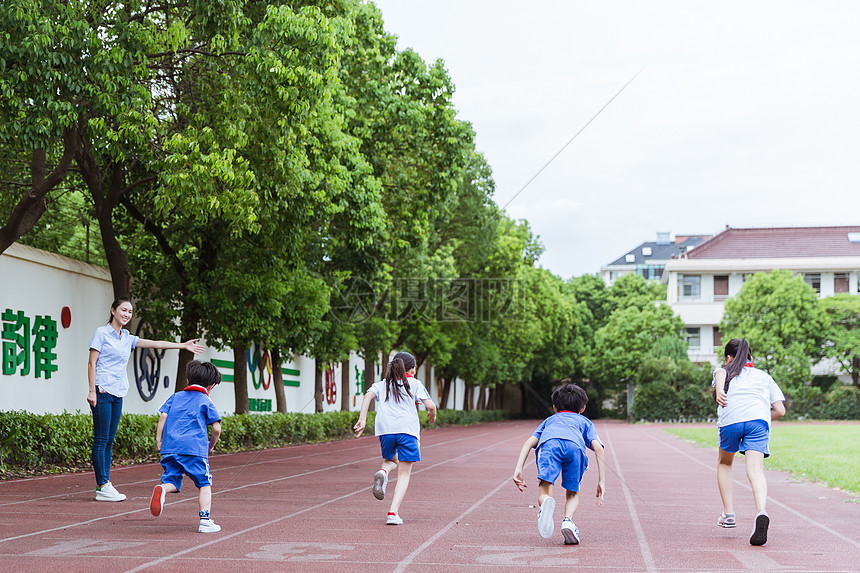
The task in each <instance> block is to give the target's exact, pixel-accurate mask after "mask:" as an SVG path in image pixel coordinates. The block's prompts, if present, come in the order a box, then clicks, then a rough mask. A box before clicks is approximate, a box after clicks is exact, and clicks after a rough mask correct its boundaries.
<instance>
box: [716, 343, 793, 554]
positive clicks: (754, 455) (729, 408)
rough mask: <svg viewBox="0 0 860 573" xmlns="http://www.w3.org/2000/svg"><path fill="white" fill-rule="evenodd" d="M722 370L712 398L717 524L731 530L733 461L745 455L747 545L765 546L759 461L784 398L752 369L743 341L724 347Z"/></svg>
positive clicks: (770, 381) (782, 410) (767, 519)
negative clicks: (750, 526) (750, 507)
mask: <svg viewBox="0 0 860 573" xmlns="http://www.w3.org/2000/svg"><path fill="white" fill-rule="evenodd" d="M725 355H726V365H725V367H724V368H717V370H716V372H714V382H713V386H714V390H715V399H716V401H717V404H719V409H718V418H717V426H718V427H719V430H720V453H719V461H718V464H717V485H719V488H720V497H721V498H722V500H723V514H722V515H720V519H719V520H718V521H717V524H718V525H719V526H720V527H735V526H736V525H737V524H736V522H735V513H734V512H735V510H734V507H733V505H732V462H733V461H734V458H735V452H737V451H740V452H741V453H742V454H744V455H745V456H746V468H747V479H749V482H750V486H751V487H752V491H753V498H754V499H755V506H756V511H757V512H758V513H757V514H756V517H755V526H754V527H755V529H754V530H753V533H752V536H751V537H750V544H752V545H764V544H765V543H766V542H767V529H768V526H769V524H770V517H768V515H767V511H766V510H765V503H766V502H767V481H766V480H765V477H764V458H766V457H768V456H770V450H769V448H768V441H769V439H770V422H771V420H776V419H777V418H781V417H782V416H784V415H785V404H783V402H785V396H784V395H783V393H782V391H781V390H780V389H779V386H777V385H776V382H774V381H773V378H771V377H770V375H769V374H768V373H767V372H765V371H763V370H759V369H757V368H755V367H754V366H753V363H752V354H751V352H750V345H749V342H747V339H746V338H742V339H740V340H738V339H737V338H733V339H731V340H730V341H729V342H728V343H727V344H726V351H725Z"/></svg>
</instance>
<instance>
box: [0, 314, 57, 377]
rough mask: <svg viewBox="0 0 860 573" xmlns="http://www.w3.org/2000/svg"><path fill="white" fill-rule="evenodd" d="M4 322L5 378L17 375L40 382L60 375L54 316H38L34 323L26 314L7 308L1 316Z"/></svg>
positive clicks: (3, 370) (3, 369)
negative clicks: (36, 379)
mask: <svg viewBox="0 0 860 573" xmlns="http://www.w3.org/2000/svg"><path fill="white" fill-rule="evenodd" d="M0 319H2V321H3V331H2V341H3V368H2V372H3V374H4V375H13V374H15V373H16V372H17V373H18V374H20V375H21V376H29V375H30V374H31V373H32V374H33V375H34V376H35V377H36V378H42V377H43V375H44V378H45V379H50V378H51V373H52V372H56V371H57V365H56V364H54V361H55V360H56V359H57V355H56V353H55V352H54V350H55V349H56V347H57V321H56V320H53V319H52V318H51V317H50V315H44V316H43V315H38V314H37V315H36V316H35V318H33V319H32V320H31V318H30V317H29V316H26V315H25V314H24V311H21V310H19V311H17V312H16V311H13V310H12V309H9V308H7V309H6V310H5V311H3V314H2V315H0Z"/></svg>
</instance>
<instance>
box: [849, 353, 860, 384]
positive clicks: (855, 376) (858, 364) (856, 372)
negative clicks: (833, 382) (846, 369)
mask: <svg viewBox="0 0 860 573" xmlns="http://www.w3.org/2000/svg"><path fill="white" fill-rule="evenodd" d="M851 382H852V384H854V385H855V386H860V356H855V357H854V359H853V360H852V361H851Z"/></svg>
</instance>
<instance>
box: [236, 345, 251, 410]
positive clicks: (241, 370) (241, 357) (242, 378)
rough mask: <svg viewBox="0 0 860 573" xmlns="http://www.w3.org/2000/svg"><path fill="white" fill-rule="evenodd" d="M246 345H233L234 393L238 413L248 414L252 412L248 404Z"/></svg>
mask: <svg viewBox="0 0 860 573" xmlns="http://www.w3.org/2000/svg"><path fill="white" fill-rule="evenodd" d="M246 352H247V348H246V347H245V344H244V343H241V342H234V343H233V392H234V396H235V398H236V413H237V414H247V413H248V412H249V411H250V404H249V402H248V358H247V357H246V355H245V354H246Z"/></svg>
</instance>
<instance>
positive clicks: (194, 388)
mask: <svg viewBox="0 0 860 573" xmlns="http://www.w3.org/2000/svg"><path fill="white" fill-rule="evenodd" d="M185 391H186V392H188V391H191V392H203V393H204V394H206V395H207V396H208V395H209V392H208V391H207V390H206V388H204V387H203V386H199V385H197V384H192V385H191V386H186V387H185Z"/></svg>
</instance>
